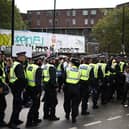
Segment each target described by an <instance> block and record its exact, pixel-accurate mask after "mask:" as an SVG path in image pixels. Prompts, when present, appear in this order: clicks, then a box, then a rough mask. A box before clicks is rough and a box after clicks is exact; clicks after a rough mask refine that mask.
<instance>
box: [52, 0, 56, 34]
mask: <svg viewBox="0 0 129 129" xmlns="http://www.w3.org/2000/svg"><path fill="white" fill-rule="evenodd" d="M55 18H56V0H54V10H53V33H55Z"/></svg>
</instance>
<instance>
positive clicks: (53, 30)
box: [50, 0, 56, 54]
mask: <svg viewBox="0 0 129 129" xmlns="http://www.w3.org/2000/svg"><path fill="white" fill-rule="evenodd" d="M55 18H56V0H54V10H53V28H52V33H53V35H52V39H51V40H52V43H51V46H50V49H51V51H52V54H53V53H54V47H55V43H56V37H55V35H54V34H55Z"/></svg>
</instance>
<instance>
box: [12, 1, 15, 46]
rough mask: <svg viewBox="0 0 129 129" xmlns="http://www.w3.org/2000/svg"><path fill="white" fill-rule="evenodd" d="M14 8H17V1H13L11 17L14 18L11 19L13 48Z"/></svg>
mask: <svg viewBox="0 0 129 129" xmlns="http://www.w3.org/2000/svg"><path fill="white" fill-rule="evenodd" d="M14 8H15V0H12V14H11V17H12V19H11V33H12V38H11V39H12V40H11V41H12V42H11V43H12V46H13V45H14V24H15V23H14V21H15V20H14Z"/></svg>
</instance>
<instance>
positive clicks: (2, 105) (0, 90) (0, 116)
mask: <svg viewBox="0 0 129 129" xmlns="http://www.w3.org/2000/svg"><path fill="white" fill-rule="evenodd" d="M2 57H3V53H2V52H0V127H5V126H7V123H6V122H5V121H4V117H5V109H6V99H5V94H4V85H5V72H4V62H3V60H2Z"/></svg>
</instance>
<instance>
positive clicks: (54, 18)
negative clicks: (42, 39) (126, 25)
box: [24, 8, 112, 51]
mask: <svg viewBox="0 0 129 129" xmlns="http://www.w3.org/2000/svg"><path fill="white" fill-rule="evenodd" d="M111 9H112V8H85V9H56V10H28V12H27V19H28V27H29V28H28V29H29V30H31V31H36V32H48V33H53V32H54V33H59V34H72V35H83V36H85V42H86V43H88V42H95V41H96V40H95V38H94V37H92V35H91V31H92V28H93V26H94V25H95V24H96V23H97V22H98V20H99V19H101V18H102V17H104V16H106V15H107V13H108V11H109V10H111ZM54 11H55V12H54ZM54 13H55V15H54ZM24 18H25V17H24ZM95 49H96V46H95ZM86 50H87V48H86ZM95 51H96V50H95Z"/></svg>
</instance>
